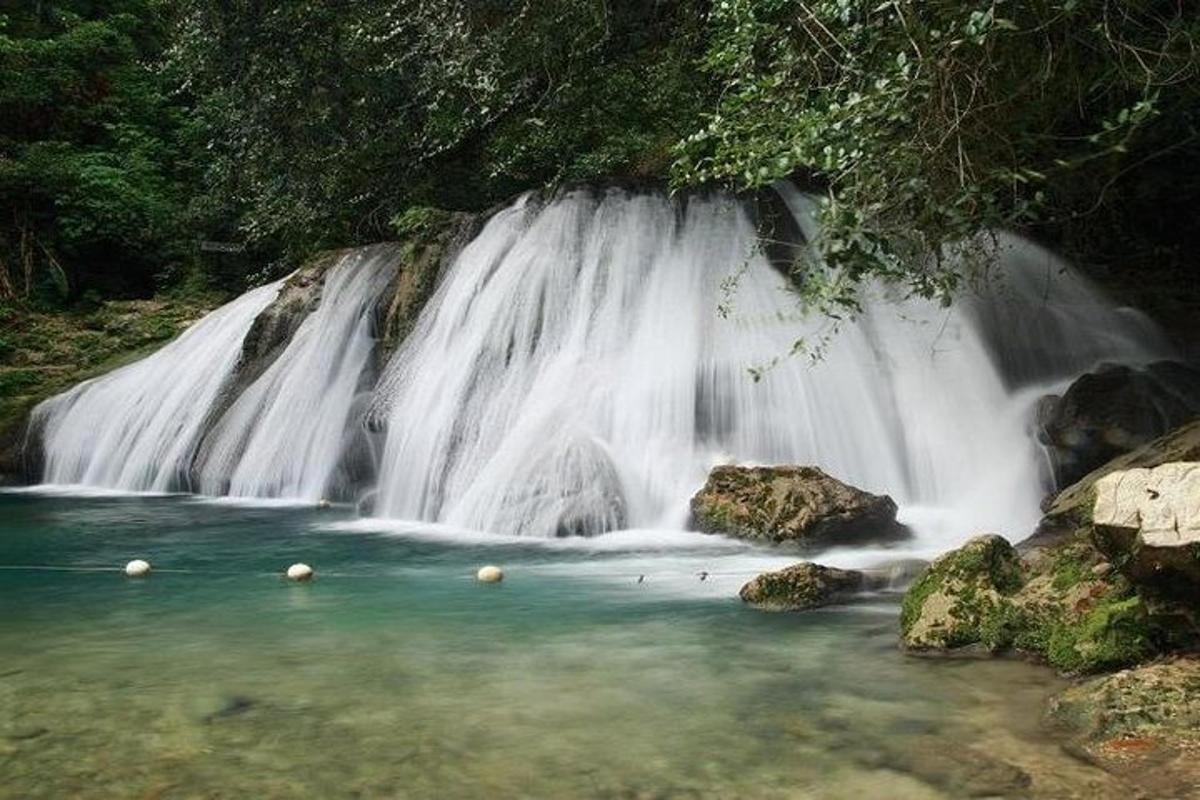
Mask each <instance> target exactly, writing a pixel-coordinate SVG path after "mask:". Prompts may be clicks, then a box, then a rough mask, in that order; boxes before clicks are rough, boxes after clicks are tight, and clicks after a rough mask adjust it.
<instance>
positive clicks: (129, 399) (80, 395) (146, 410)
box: [33, 283, 281, 492]
mask: <svg viewBox="0 0 1200 800" xmlns="http://www.w3.org/2000/svg"><path fill="white" fill-rule="evenodd" d="M280 285H281V284H280V283H273V284H270V285H269V286H262V287H260V288H258V289H255V290H253V291H251V292H247V293H246V294H244V295H242V296H241V297H239V298H238V299H237V300H234V301H233V302H232V303H229V304H227V305H225V306H222V307H221V308H219V309H217V310H216V311H214V312H212V313H211V314H209V315H208V316H206V317H204V319H202V320H200V321H199V322H197V323H196V324H194V325H193V326H192V327H190V328H189V329H188V330H187V331H185V332H184V333H183V335H181V336H180V337H179V338H178V339H176V340H175V341H173V342H171V343H170V344H168V345H167V346H166V347H164V348H163V349H161V350H159V351H158V352H156V353H154V354H153V355H151V356H149V357H147V358H144V359H142V360H141V361H138V362H136V363H133V364H130V365H129V366H126V367H122V368H121V369H118V370H116V371H115V372H111V373H109V374H107V375H104V376H102V377H99V378H95V379H93V380H90V381H85V382H84V383H81V384H79V385H78V386H76V387H75V388H73V389H71V390H70V391H68V392H64V393H63V394H60V395H58V396H56V397H52V398H50V399H49V400H46V401H45V402H43V403H41V404H40V405H39V406H38V407H37V408H36V409H34V412H33V425H34V427H35V428H38V429H40V430H41V431H42V436H43V446H44V450H45V469H44V472H43V476H44V480H45V481H46V483H52V484H80V485H84V486H88V487H105V488H109V489H122V490H128V491H152V492H164V491H171V490H176V489H178V488H180V487H181V486H186V485H187V474H188V470H189V468H190V466H191V462H192V456H193V455H194V454H195V451H196V446H197V445H198V444H199V441H200V437H201V436H202V435H203V433H204V425H205V421H206V420H207V418H208V416H209V413H210V409H211V408H212V406H213V404H214V403H215V402H216V401H217V399H218V396H219V394H220V392H221V390H222V388H223V387H224V386H225V382H226V379H227V378H228V377H229V375H230V374H231V373H232V372H233V369H234V367H235V366H236V364H237V360H238V356H239V355H240V354H241V348H242V339H243V338H245V336H246V332H247V331H249V330H250V325H251V324H252V323H253V322H254V318H255V317H257V316H258V314H259V312H261V311H262V310H263V309H264V308H266V307H267V305H268V304H269V303H270V302H271V301H272V300H273V299H275V295H276V294H277V293H278V291H279V287H280Z"/></svg>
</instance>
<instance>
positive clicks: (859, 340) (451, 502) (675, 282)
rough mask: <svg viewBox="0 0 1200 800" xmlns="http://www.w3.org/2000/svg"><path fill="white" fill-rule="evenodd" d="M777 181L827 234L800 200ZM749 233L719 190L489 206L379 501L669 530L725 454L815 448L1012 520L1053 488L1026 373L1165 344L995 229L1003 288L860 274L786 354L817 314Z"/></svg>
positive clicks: (735, 457)
mask: <svg viewBox="0 0 1200 800" xmlns="http://www.w3.org/2000/svg"><path fill="white" fill-rule="evenodd" d="M783 192H784V196H785V200H786V201H787V202H788V203H789V206H790V207H791V209H792V211H793V213H794V214H795V215H796V216H797V219H798V222H799V223H800V225H801V227H802V228H806V229H807V230H808V232H809V233H810V234H812V233H814V232H815V231H814V228H813V223H812V213H811V212H812V209H811V208H810V207H808V206H809V203H810V201H808V200H806V199H805V198H804V197H803V196H801V195H798V194H796V193H794V192H791V191H789V190H787V189H786V188H784V189H783ZM755 241H756V231H755V228H754V226H753V225H752V223H751V221H750V220H749V218H748V216H747V215H746V212H745V210H744V208H743V206H742V205H741V204H740V203H737V202H735V201H733V200H730V199H728V198H722V197H719V196H718V197H710V198H691V199H689V200H688V201H687V202H686V203H685V204H684V205H675V204H673V203H671V202H670V201H668V200H667V199H665V198H663V197H661V196H658V195H653V194H628V193H626V192H623V191H620V190H611V191H609V192H607V193H605V194H603V195H602V196H599V197H597V196H595V195H593V194H591V193H588V192H582V191H580V192H573V193H569V194H566V195H565V196H561V197H559V198H557V199H555V200H554V201H552V202H551V203H549V204H548V205H546V206H545V207H541V206H539V205H536V204H534V203H532V202H530V201H522V202H519V203H518V204H516V205H515V206H513V207H511V208H509V209H507V210H506V211H504V212H501V213H500V214H498V215H496V216H495V217H494V218H493V219H492V220H491V221H490V222H489V224H488V225H487V227H486V228H485V229H484V230H483V232H482V233H481V234H480V235H479V236H478V237H477V238H476V239H475V241H473V242H472V243H471V244H470V245H469V246H468V247H467V248H466V249H465V250H464V251H463V252H462V253H461V255H460V256H459V257H458V259H457V261H456V263H455V265H454V267H453V269H452V270H451V272H450V274H449V276H448V277H447V279H446V280H445V282H444V284H443V285H442V286H441V287H440V289H439V291H438V293H437V295H436V296H435V297H434V299H433V300H432V301H431V303H430V304H429V306H428V307H427V308H426V310H425V312H424V314H423V315H422V318H421V320H420V322H419V323H418V326H417V328H416V330H415V331H414V333H413V335H412V336H411V337H410V338H409V340H408V342H407V343H406V344H405V346H404V347H403V349H402V350H401V352H399V353H398V354H397V356H396V358H395V359H394V360H393V362H392V364H391V365H390V366H389V370H388V374H387V375H386V376H385V378H384V380H383V381H382V383H381V387H380V398H379V402H380V403H381V404H382V405H384V406H386V408H387V412H386V413H387V415H388V417H389V425H388V437H387V444H386V447H385V450H384V454H383V461H382V465H381V473H380V498H379V503H378V513H380V514H382V515H384V516H388V517H398V518H405V519H424V520H431V521H439V522H444V523H448V524H450V525H454V526H460V527H465V528H472V529H478V530H487V531H496V532H501V533H507V534H517V535H529V536H551V535H554V534H556V533H558V534H561V533H595V532H599V531H605V530H612V529H615V528H621V527H635V528H636V527H669V528H679V527H682V526H683V525H684V524H685V522H686V520H685V513H686V505H687V503H686V500H687V498H688V496H689V495H690V494H691V493H692V492H694V491H695V489H696V488H697V487H698V486H699V485H700V484H701V483H702V482H703V480H704V476H705V473H706V470H707V469H708V468H709V467H711V466H712V465H713V464H715V463H718V462H723V461H738V462H749V463H812V464H818V465H820V466H822V467H823V468H824V469H826V470H827V471H829V472H830V473H832V474H834V475H836V476H838V477H840V478H842V479H843V480H846V481H849V482H851V483H854V484H856V485H859V486H862V487H864V488H867V489H869V490H872V491H877V492H887V493H889V494H892V495H893V496H894V497H895V498H896V499H897V500H898V501H899V502H900V503H901V504H902V505H905V506H909V507H910V510H911V513H910V514H909V519H910V521H912V522H914V524H916V525H917V527H918V528H921V527H924V528H925V529H926V530H929V529H936V530H941V531H945V534H946V535H947V536H954V537H959V538H960V537H962V536H965V535H967V534H969V533H970V532H971V531H973V530H976V529H978V528H981V527H990V528H997V529H1000V530H1004V531H1008V532H1010V533H1011V534H1020V533H1022V532H1024V531H1027V530H1029V526H1030V525H1031V524H1032V521H1033V520H1034V519H1036V513H1037V503H1038V500H1039V498H1040V494H1041V492H1042V487H1041V486H1040V484H1039V479H1038V473H1039V469H1038V453H1037V448H1036V445H1035V444H1034V442H1033V439H1032V437H1031V435H1030V434H1029V431H1028V430H1027V428H1028V418H1029V416H1028V411H1029V405H1030V403H1029V397H1028V396H1027V395H1029V394H1030V392H1029V391H1026V392H1025V393H1022V392H1020V391H1018V390H1019V389H1020V388H1021V386H1022V385H1023V384H1028V381H1029V380H1030V379H1031V378H1032V377H1033V376H1036V377H1037V378H1038V380H1039V381H1040V382H1041V383H1042V384H1043V385H1044V384H1046V383H1049V382H1054V381H1061V380H1062V379H1064V378H1069V377H1071V376H1072V375H1074V374H1077V373H1078V372H1080V371H1082V370H1084V369H1086V368H1088V367H1089V366H1091V365H1092V363H1093V362H1094V361H1095V360H1097V359H1099V358H1114V359H1121V360H1126V361H1139V360H1144V359H1146V358H1148V357H1150V356H1151V355H1152V351H1153V349H1154V348H1153V346H1147V345H1146V344H1145V343H1146V342H1147V341H1148V340H1150V339H1152V337H1147V336H1146V328H1147V325H1146V323H1144V322H1143V320H1141V319H1140V318H1139V317H1137V316H1136V315H1133V316H1131V315H1126V314H1121V313H1117V312H1115V311H1113V310H1112V309H1110V308H1108V307H1107V306H1106V305H1105V304H1104V303H1103V302H1102V300H1101V299H1100V298H1099V297H1098V296H1097V295H1096V294H1095V293H1094V292H1092V291H1091V290H1090V289H1088V287H1087V286H1086V284H1084V283H1083V282H1082V281H1081V280H1080V279H1078V278H1076V277H1074V276H1069V275H1068V276H1067V277H1065V278H1064V279H1063V283H1062V285H1061V286H1060V284H1059V283H1058V281H1052V282H1051V284H1050V285H1051V286H1052V287H1054V288H1052V289H1051V290H1050V291H1049V293H1048V294H1043V295H1039V296H1036V297H1035V296H1034V292H1035V291H1036V288H1035V287H1037V286H1038V285H1039V284H1038V281H1039V280H1041V279H1042V278H1043V272H1042V271H1038V272H1036V273H1035V270H1042V268H1043V267H1044V265H1045V263H1046V260H1045V259H1040V260H1039V251H1037V250H1035V249H1033V248H1032V246H1031V245H1028V244H1026V243H1023V242H1020V241H1017V240H1014V239H1012V238H1011V237H1001V240H1000V242H999V254H1000V256H1001V264H1002V266H1003V267H1004V269H1002V270H1001V272H1002V273H1004V279H1002V280H1001V281H1000V282H999V285H998V286H997V287H994V288H992V289H990V290H987V291H985V292H983V293H982V294H980V295H978V296H975V297H972V298H970V299H969V300H967V301H966V302H965V303H963V304H962V306H961V307H958V308H953V309H950V310H945V309H941V308H940V307H937V306H936V305H935V304H932V303H928V302H924V301H914V300H906V301H903V302H894V301H890V300H889V299H888V298H887V297H886V295H888V294H889V293H888V292H887V291H886V290H884V289H881V288H879V287H872V288H868V289H867V290H866V295H867V297H866V298H865V301H866V302H865V303H864V305H865V308H866V310H865V312H864V313H863V314H862V315H861V317H859V318H858V319H857V320H856V321H854V322H853V323H851V324H847V325H845V326H843V329H842V330H841V331H840V332H838V333H837V335H835V336H832V337H830V338H829V341H828V342H827V344H826V346H825V348H824V350H823V355H822V358H821V359H820V360H819V361H817V362H816V363H815V364H811V363H810V362H809V361H808V360H807V359H805V358H801V357H786V356H787V354H788V353H789V351H790V350H791V348H792V346H793V343H794V342H795V341H796V340H797V338H798V337H804V338H806V339H809V340H812V341H816V340H819V339H820V338H821V336H822V329H823V327H824V326H825V325H826V323H827V321H823V320H818V321H812V320H806V319H804V318H803V317H802V316H801V315H799V314H798V312H797V310H796V309H797V305H796V302H795V298H794V297H791V296H789V284H788V282H787V280H786V278H784V277H783V276H782V275H781V274H779V273H778V272H777V271H775V270H774V269H773V268H772V267H771V266H770V264H769V263H768V261H767V259H766V258H765V257H764V256H763V255H762V254H761V253H760V252H758V250H757V248H756V247H755ZM731 285H736V286H735V289H734V290H733V292H732V295H731V296H726V293H727V291H728V290H729V287H730V286H731ZM722 304H727V305H729V306H730V307H731V309H732V310H731V312H730V313H729V314H728V315H727V316H724V317H723V316H722V315H719V314H718V313H717V309H718V307H719V306H721V305H722ZM1014 320H1018V321H1022V322H1027V321H1032V320H1036V324H1028V325H1027V327H1026V328H1025V330H1024V331H1014V330H1012V328H1011V325H1012V324H1013V321H1014ZM1151 329H1152V326H1151ZM997 340H999V343H997ZM1152 344H1153V343H1152ZM781 356H784V358H780V357H781ZM766 365H771V366H770V367H769V368H768V369H765V370H763V371H762V372H761V373H760V379H759V380H751V378H750V374H749V370H750V368H753V367H762V366H766ZM939 522H940V524H938V523H939Z"/></svg>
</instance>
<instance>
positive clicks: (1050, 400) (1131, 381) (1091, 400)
mask: <svg viewBox="0 0 1200 800" xmlns="http://www.w3.org/2000/svg"><path fill="white" fill-rule="evenodd" d="M1197 417H1200V370H1196V369H1193V368H1192V367H1189V366H1187V365H1185V364H1180V363H1176V362H1173V361H1158V362H1155V363H1153V364H1149V365H1147V366H1145V367H1130V366H1125V365H1117V364H1104V365H1101V366H1100V367H1098V368H1097V369H1096V370H1094V371H1092V372H1089V373H1087V374H1086V375H1083V376H1081V377H1080V378H1079V379H1078V380H1076V381H1075V382H1074V383H1072V384H1071V385H1070V387H1068V388H1067V390H1066V392H1064V393H1063V395H1062V396H1061V397H1057V396H1053V395H1051V396H1047V397H1044V398H1042V400H1041V402H1040V403H1039V405H1038V438H1039V440H1040V441H1041V442H1042V444H1044V445H1045V446H1046V449H1047V451H1048V453H1049V455H1050V460H1051V464H1052V466H1053V468H1054V475H1055V482H1056V484H1057V486H1058V487H1060V488H1061V487H1064V486H1069V485H1070V484H1072V483H1074V482H1075V481H1077V480H1079V479H1080V478H1082V477H1083V476H1084V475H1086V474H1087V473H1089V472H1091V471H1092V470H1093V469H1095V468H1097V467H1099V466H1101V465H1103V464H1104V463H1105V462H1107V461H1110V460H1111V459H1113V458H1116V457H1117V456H1119V455H1121V454H1123V453H1128V452H1130V451H1132V450H1134V449H1136V448H1138V447H1141V446H1142V445H1144V444H1146V443H1147V442H1150V441H1152V440H1153V439H1155V438H1157V437H1159V436H1162V435H1163V434H1165V433H1168V432H1169V431H1171V430H1174V429H1175V428H1178V427H1179V426H1180V425H1184V424H1186V423H1188V422H1191V421H1192V420H1194V419H1196V418H1197Z"/></svg>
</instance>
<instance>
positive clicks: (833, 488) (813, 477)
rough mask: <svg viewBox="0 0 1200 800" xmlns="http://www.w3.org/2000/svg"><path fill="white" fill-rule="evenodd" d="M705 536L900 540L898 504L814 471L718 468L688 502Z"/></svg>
mask: <svg viewBox="0 0 1200 800" xmlns="http://www.w3.org/2000/svg"><path fill="white" fill-rule="evenodd" d="M691 513H692V524H693V526H694V527H696V528H697V529H698V530H701V531H703V532H705V533H718V534H725V535H728V536H736V537H739V538H743V539H752V540H758V541H767V542H773V543H781V542H790V543H800V544H804V545H810V546H831V545H838V544H855V543H862V542H878V541H887V540H894V539H899V538H903V537H905V536H907V535H908V531H907V530H906V529H905V528H904V527H903V526H901V525H900V524H898V523H897V522H896V503H895V502H894V501H893V500H892V498H890V497H888V496H886V495H875V494H871V493H869V492H865V491H863V490H861V489H857V488H855V487H853V486H850V485H848V484H845V483H842V482H841V481H839V480H837V479H836V478H833V477H831V476H829V475H827V474H825V473H824V472H822V471H821V470H820V469H818V468H817V467H811V466H775V467H740V466H732V465H726V466H719V467H716V468H714V469H713V470H712V472H710V473H709V476H708V481H707V482H706V483H705V485H704V487H703V488H702V489H701V490H700V491H699V492H697V493H696V495H695V496H694V497H693V498H692V501H691Z"/></svg>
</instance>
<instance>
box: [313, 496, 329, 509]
mask: <svg viewBox="0 0 1200 800" xmlns="http://www.w3.org/2000/svg"><path fill="white" fill-rule="evenodd" d="M317 508H319V509H320V510H322V511H324V510H325V509H327V508H333V503H331V502H329V501H328V500H326V499H325V498H324V497H322V498H321V499H320V500H318V501H317Z"/></svg>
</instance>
